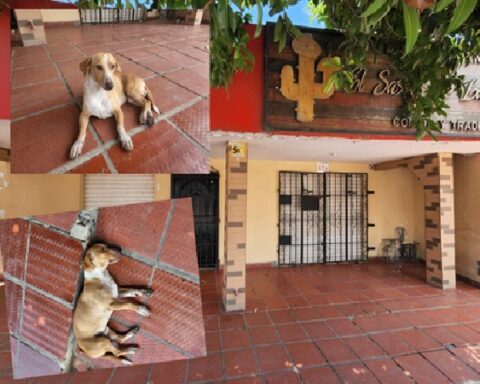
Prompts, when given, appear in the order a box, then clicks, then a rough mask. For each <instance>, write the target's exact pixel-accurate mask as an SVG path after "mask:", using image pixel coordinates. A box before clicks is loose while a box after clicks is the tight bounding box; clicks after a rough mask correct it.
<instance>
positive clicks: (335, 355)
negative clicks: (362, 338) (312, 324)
mask: <svg viewBox="0 0 480 384" xmlns="http://www.w3.org/2000/svg"><path fill="white" fill-rule="evenodd" d="M315 344H317V345H318V347H319V348H320V350H321V351H322V353H323V355H324V356H325V357H326V358H327V361H328V362H329V363H338V362H344V361H353V360H357V356H356V355H355V354H354V353H353V352H352V350H351V349H350V348H349V347H348V346H347V345H346V344H345V343H344V342H343V341H342V340H340V339H332V340H317V341H315Z"/></svg>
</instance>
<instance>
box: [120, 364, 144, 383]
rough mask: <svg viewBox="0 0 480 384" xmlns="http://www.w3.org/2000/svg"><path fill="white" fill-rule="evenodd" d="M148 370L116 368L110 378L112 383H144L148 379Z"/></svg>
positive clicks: (133, 367)
mask: <svg viewBox="0 0 480 384" xmlns="http://www.w3.org/2000/svg"><path fill="white" fill-rule="evenodd" d="M148 373H149V370H148V369H145V366H141V365H140V366H132V367H128V368H117V369H116V371H115V373H114V374H113V377H112V382H113V383H118V384H129V383H145V382H146V381H147V378H148Z"/></svg>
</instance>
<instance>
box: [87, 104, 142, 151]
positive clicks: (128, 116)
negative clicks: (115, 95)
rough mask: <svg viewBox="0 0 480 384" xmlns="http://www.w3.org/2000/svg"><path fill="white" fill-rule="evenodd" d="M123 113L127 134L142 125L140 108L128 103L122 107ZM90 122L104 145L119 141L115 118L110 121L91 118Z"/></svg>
mask: <svg viewBox="0 0 480 384" xmlns="http://www.w3.org/2000/svg"><path fill="white" fill-rule="evenodd" d="M122 112H123V119H124V126H125V130H126V131H127V132H128V131H130V130H132V129H133V128H135V127H138V126H139V125H140V122H139V118H140V113H141V110H140V107H136V106H134V105H132V104H130V103H126V104H124V105H123V106H122ZM90 122H91V123H92V125H93V127H94V128H95V131H96V132H97V133H98V136H99V137H100V139H101V140H102V141H103V142H104V143H106V142H108V141H110V140H117V139H118V132H117V122H116V120H115V119H114V118H113V117H110V118H108V119H98V118H96V117H91V118H90ZM116 145H117V146H120V144H119V143H117V144H116Z"/></svg>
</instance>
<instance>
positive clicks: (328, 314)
mask: <svg viewBox="0 0 480 384" xmlns="http://www.w3.org/2000/svg"><path fill="white" fill-rule="evenodd" d="M315 309H316V311H317V312H318V314H319V315H320V318H321V319H331V318H335V317H344V314H343V313H342V312H341V311H339V310H338V309H336V308H335V307H332V306H330V305H326V306H320V307H316V308H315Z"/></svg>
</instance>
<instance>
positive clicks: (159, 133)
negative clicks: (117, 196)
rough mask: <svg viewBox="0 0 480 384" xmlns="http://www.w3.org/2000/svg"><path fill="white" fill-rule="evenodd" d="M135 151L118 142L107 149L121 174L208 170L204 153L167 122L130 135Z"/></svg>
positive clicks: (200, 171)
mask: <svg viewBox="0 0 480 384" xmlns="http://www.w3.org/2000/svg"><path fill="white" fill-rule="evenodd" d="M132 140H133V145H134V150H133V151H131V152H125V151H124V150H123V149H121V148H120V147H119V146H118V145H116V146H113V147H112V148H110V150H109V151H108V155H109V156H110V158H111V159H112V161H113V163H114V165H115V167H116V169H117V170H118V171H119V172H120V173H129V172H130V173H131V172H136V173H207V172H208V162H207V155H206V153H205V152H203V151H202V150H201V149H200V148H199V147H198V146H197V145H195V144H193V143H192V142H190V141H189V140H188V139H187V138H185V137H184V136H183V135H182V134H181V133H179V132H178V131H177V130H176V129H175V128H173V127H172V126H171V125H170V124H169V123H168V122H166V121H162V122H160V123H159V124H157V125H154V126H153V127H150V128H148V129H147V130H146V131H144V132H141V133H139V134H137V135H135V136H134V137H133V138H132Z"/></svg>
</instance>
